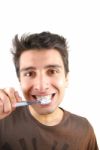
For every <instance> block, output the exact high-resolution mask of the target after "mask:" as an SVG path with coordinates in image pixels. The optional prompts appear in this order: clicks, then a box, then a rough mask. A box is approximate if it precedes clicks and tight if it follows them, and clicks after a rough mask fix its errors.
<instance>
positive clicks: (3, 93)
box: [0, 88, 21, 119]
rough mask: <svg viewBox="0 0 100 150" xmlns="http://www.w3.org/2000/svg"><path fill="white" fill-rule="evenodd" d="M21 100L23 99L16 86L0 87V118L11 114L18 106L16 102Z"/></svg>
mask: <svg viewBox="0 0 100 150" xmlns="http://www.w3.org/2000/svg"><path fill="white" fill-rule="evenodd" d="M19 101H21V97H20V96H19V94H18V92H17V91H15V89H14V88H5V89H0V119H3V118H5V117H7V116H8V115H9V114H11V112H12V111H14V110H15V108H16V107H15V104H16V102H19Z"/></svg>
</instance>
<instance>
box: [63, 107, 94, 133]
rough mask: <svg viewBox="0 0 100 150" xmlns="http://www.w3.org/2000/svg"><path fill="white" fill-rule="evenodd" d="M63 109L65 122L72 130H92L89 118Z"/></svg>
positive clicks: (86, 131)
mask: <svg viewBox="0 0 100 150" xmlns="http://www.w3.org/2000/svg"><path fill="white" fill-rule="evenodd" d="M63 111H64V118H65V120H66V124H67V125H68V126H70V128H71V129H72V130H78V131H80V132H85V133H88V132H90V131H91V132H93V127H92V125H91V123H90V122H89V120H88V119H87V118H86V117H83V116H80V115H77V114H74V113H71V112H68V111H66V110H63Z"/></svg>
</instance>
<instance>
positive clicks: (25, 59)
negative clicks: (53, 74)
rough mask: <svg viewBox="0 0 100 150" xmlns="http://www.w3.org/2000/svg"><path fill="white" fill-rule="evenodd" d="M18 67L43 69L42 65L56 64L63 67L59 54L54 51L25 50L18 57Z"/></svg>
mask: <svg viewBox="0 0 100 150" xmlns="http://www.w3.org/2000/svg"><path fill="white" fill-rule="evenodd" d="M19 63H20V67H25V66H26V67H28V66H30V65H33V66H35V67H43V66H44V65H51V64H58V65H61V66H63V61H62V57H61V55H60V53H59V52H58V51H57V50H55V49H48V50H27V51H24V52H23V53H22V54H21V56H20V62H19Z"/></svg>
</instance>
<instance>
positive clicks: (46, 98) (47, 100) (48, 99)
mask: <svg viewBox="0 0 100 150" xmlns="http://www.w3.org/2000/svg"><path fill="white" fill-rule="evenodd" d="M36 98H37V100H38V101H40V103H41V104H42V105H45V104H49V103H50V102H51V95H47V96H36Z"/></svg>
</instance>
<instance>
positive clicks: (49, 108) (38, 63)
mask: <svg viewBox="0 0 100 150" xmlns="http://www.w3.org/2000/svg"><path fill="white" fill-rule="evenodd" d="M13 44H14V49H13V51H12V53H13V60H14V64H15V68H16V72H17V76H18V78H19V81H20V84H21V88H22V91H23V94H24V96H25V98H26V99H27V100H37V99H41V98H44V99H45V98H48V99H50V100H51V101H50V103H49V104H48V105H40V104H37V105H33V106H32V107H34V110H36V112H38V113H39V114H47V113H51V112H54V111H55V110H56V108H57V107H58V105H59V104H60V103H61V101H62V99H63V96H64V89H65V86H66V81H67V74H68V72H69V68H68V50H67V43H66V40H65V38H64V37H62V36H59V35H57V34H52V33H49V32H42V33H39V34H30V35H29V34H24V35H22V37H21V38H20V39H19V38H18V35H16V36H15V38H14V41H13Z"/></svg>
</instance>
